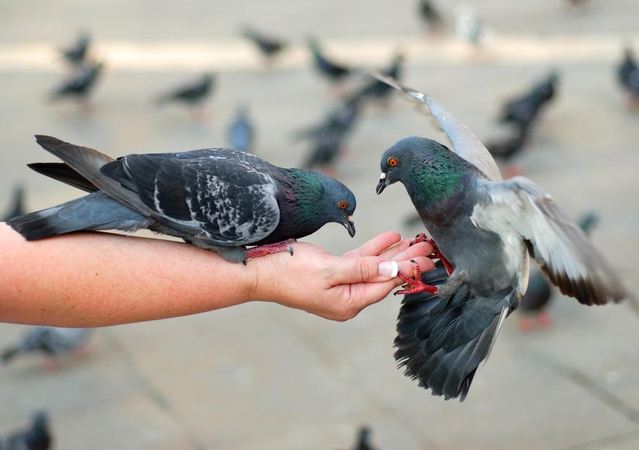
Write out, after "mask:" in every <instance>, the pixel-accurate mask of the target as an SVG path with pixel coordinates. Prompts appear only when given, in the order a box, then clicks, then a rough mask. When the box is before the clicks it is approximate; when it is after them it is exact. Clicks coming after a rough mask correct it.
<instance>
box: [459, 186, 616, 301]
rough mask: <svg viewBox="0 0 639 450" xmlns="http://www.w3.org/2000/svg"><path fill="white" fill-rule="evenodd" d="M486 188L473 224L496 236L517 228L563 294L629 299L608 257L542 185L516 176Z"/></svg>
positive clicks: (580, 298)
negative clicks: (607, 259) (490, 231)
mask: <svg viewBox="0 0 639 450" xmlns="http://www.w3.org/2000/svg"><path fill="white" fill-rule="evenodd" d="M484 189H485V190H486V193H487V196H486V197H485V198H486V199H485V200H484V201H482V202H481V203H480V204H479V205H478V206H479V207H478V208H475V210H474V211H473V215H472V217H471V218H472V220H473V222H474V223H475V224H476V225H477V226H478V227H480V228H487V229H491V230H493V231H496V232H504V229H505V227H511V229H514V230H515V231H516V232H517V233H519V234H520V235H521V237H522V239H524V240H525V241H526V242H527V243H528V248H529V251H530V253H531V254H532V256H533V257H534V258H535V260H536V261H537V263H539V265H540V267H541V269H542V270H543V271H544V273H545V274H546V275H547V276H548V278H549V279H550V280H551V282H552V283H553V284H555V285H556V286H558V287H559V289H560V290H561V292H562V293H564V294H566V295H569V296H571V297H575V298H576V299H577V300H579V302H580V303H584V304H586V305H593V304H597V305H602V304H605V303H608V302H610V301H614V302H619V301H621V300H622V299H623V298H627V297H628V293H627V292H626V290H625V288H624V287H623V284H622V282H621V281H620V280H619V278H618V277H617V276H616V274H615V273H614V271H613V270H612V268H611V267H610V266H609V265H608V263H607V262H606V260H605V258H604V257H603V256H602V255H601V253H599V251H597V249H596V248H595V247H594V246H593V245H592V244H591V243H590V241H589V240H588V238H587V237H586V235H585V234H584V233H583V231H582V230H581V229H580V228H579V226H578V225H577V224H576V223H574V222H573V221H572V220H570V219H569V218H568V216H567V215H566V214H565V213H564V212H563V211H562V210H561V209H560V208H559V207H558V206H557V204H556V203H555V202H554V201H553V199H552V198H551V197H550V195H549V194H548V193H547V192H546V191H544V190H543V189H542V188H541V187H539V186H538V185H537V184H535V183H533V182H532V181H530V180H528V179H527V178H524V177H515V178H512V179H510V180H507V181H504V182H502V183H485V187H484ZM511 234H512V233H511Z"/></svg>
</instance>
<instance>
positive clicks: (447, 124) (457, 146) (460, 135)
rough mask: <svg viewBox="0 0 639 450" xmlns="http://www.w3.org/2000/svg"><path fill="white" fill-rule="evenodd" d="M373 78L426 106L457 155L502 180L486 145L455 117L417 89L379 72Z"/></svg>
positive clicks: (489, 176)
mask: <svg viewBox="0 0 639 450" xmlns="http://www.w3.org/2000/svg"><path fill="white" fill-rule="evenodd" d="M373 76H374V77H375V78H377V79H378V80H380V81H383V82H384V83H387V84H388V85H390V86H393V87H394V88H395V89H399V90H400V91H402V92H403V93H404V94H406V95H407V96H409V97H410V98H413V99H415V100H417V101H418V102H421V103H423V104H424V105H426V106H427V107H428V110H429V111H430V114H431V115H432V116H433V117H434V118H435V120H436V121H437V123H438V125H439V126H440V128H441V129H442V130H443V131H444V133H446V136H448V139H450V142H451V143H452V144H453V149H454V150H455V153H457V154H458V155H459V156H461V157H462V158H464V159H465V160H466V161H468V162H470V163H471V164H473V165H474V166H476V167H477V168H478V169H479V170H481V171H482V172H483V173H484V174H485V175H486V176H487V177H488V179H489V180H491V181H501V180H502V177H501V173H500V172H499V168H498V167H497V164H496V163H495V160H494V159H493V157H492V156H491V154H490V152H489V151H488V150H487V149H486V147H484V144H482V143H481V142H480V140H479V139H477V137H476V136H475V135H474V134H473V133H472V131H470V130H469V129H468V128H467V127H466V125H464V124H463V123H461V122H459V121H458V120H457V119H455V117H453V116H452V115H451V114H450V113H449V112H448V111H446V110H445V109H444V107H443V106H442V105H440V104H439V103H437V102H436V101H435V100H433V99H432V98H431V97H429V96H427V95H425V94H423V93H421V92H419V91H416V90H415V89H411V88H409V87H405V86H402V85H401V84H399V83H398V82H397V81H396V80H394V79H393V78H390V77H387V76H385V75H383V74H381V73H379V72H373Z"/></svg>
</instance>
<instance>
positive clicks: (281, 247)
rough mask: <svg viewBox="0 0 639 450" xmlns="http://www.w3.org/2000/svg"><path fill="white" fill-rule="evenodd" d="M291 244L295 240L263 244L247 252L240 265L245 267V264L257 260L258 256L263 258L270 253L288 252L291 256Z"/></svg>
mask: <svg viewBox="0 0 639 450" xmlns="http://www.w3.org/2000/svg"><path fill="white" fill-rule="evenodd" d="M293 242H295V239H287V240H285V241H282V242H276V243H274V244H265V245H258V246H256V247H252V248H250V249H248V250H247V252H246V255H245V256H244V260H243V261H242V263H243V264H244V265H246V263H247V262H249V260H251V259H253V258H259V257H260V256H265V255H268V254H271V253H280V252H288V253H290V254H291V256H293V246H292V245H291V244H292V243H293Z"/></svg>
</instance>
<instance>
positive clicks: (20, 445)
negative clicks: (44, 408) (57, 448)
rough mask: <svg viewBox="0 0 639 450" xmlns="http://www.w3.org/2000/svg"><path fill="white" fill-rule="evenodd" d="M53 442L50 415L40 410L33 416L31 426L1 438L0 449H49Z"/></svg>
mask: <svg viewBox="0 0 639 450" xmlns="http://www.w3.org/2000/svg"><path fill="white" fill-rule="evenodd" d="M52 442H53V438H52V437H51V431H50V430H49V417H48V416H47V415H46V413H44V412H38V413H36V414H35V415H34V416H33V422H32V423H31V427H30V428H28V429H26V430H19V431H15V432H13V433H12V434H10V435H9V436H6V437H3V438H0V450H47V449H49V448H51V443H52Z"/></svg>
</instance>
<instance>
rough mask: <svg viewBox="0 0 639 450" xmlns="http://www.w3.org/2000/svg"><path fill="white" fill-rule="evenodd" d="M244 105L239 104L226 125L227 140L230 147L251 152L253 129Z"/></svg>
mask: <svg viewBox="0 0 639 450" xmlns="http://www.w3.org/2000/svg"><path fill="white" fill-rule="evenodd" d="M253 128H254V127H253V124H252V123H251V120H250V118H249V114H248V108H247V107H246V105H239V106H238V108H237V112H236V113H235V118H234V119H233V121H232V122H231V123H230V125H229V127H228V131H227V134H228V141H229V145H230V146H231V148H234V149H236V150H242V151H243V152H249V153H251V150H252V149H253V141H254V140H255V137H254V135H255V131H254V130H253Z"/></svg>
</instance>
